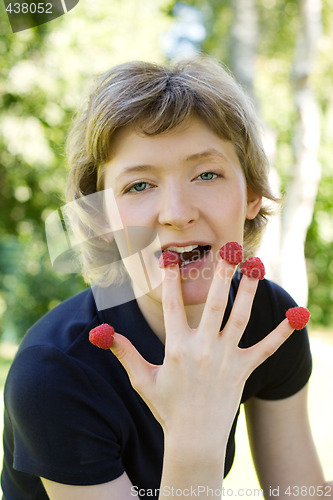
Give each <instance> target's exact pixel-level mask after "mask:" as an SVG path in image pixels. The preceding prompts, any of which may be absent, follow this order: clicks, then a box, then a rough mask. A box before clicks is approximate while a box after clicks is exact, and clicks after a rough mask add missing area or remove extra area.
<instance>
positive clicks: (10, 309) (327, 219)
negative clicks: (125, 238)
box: [0, 0, 333, 340]
mask: <svg viewBox="0 0 333 500" xmlns="http://www.w3.org/2000/svg"><path fill="white" fill-rule="evenodd" d="M174 3H175V2H174V0H146V1H145V2H140V3H138V2H137V1H136V0H112V1H111V2H105V1H104V0H94V1H93V2H88V1H87V0H80V3H79V4H78V5H77V7H75V8H74V9H73V10H72V11H70V12H69V13H68V14H66V15H65V16H63V17H60V18H58V19H56V20H54V21H52V22H50V23H47V24H45V25H42V26H40V27H38V28H33V29H30V30H26V31H22V32H20V33H15V34H12V32H11V30H10V26H9V23H8V19H7V17H6V13H5V12H4V6H3V3H2V2H1V1H0V109H1V118H0V210H1V218H0V335H2V338H4V339H11V340H15V339H20V338H21V337H22V336H23V335H24V333H25V332H26V330H27V329H28V328H29V327H30V326H31V325H32V324H33V322H35V321H36V320H37V319H38V318H39V317H41V316H42V315H43V314H45V313H46V312H47V311H48V310H49V309H51V308H52V307H54V306H55V305H56V304H57V303H59V302H60V301H62V300H64V299H65V298H67V297H69V296H71V295H73V294H74V293H77V292H78V291H80V290H82V289H83V288H84V287H85V286H86V285H85V284H84V283H83V280H82V279H81V278H80V277H79V276H75V275H60V274H58V273H56V272H54V271H53V270H52V267H51V264H50V262H49V257H48V252H47V247H46V242H45V230H44V223H45V219H46V217H47V216H48V215H49V214H50V213H51V212H52V211H53V210H55V209H56V208H58V207H59V206H61V204H62V203H63V193H64V187H65V182H66V159H65V154H64V145H65V141H66V136H67V133H68V130H69V127H70V123H71V119H72V116H73V113H74V112H75V110H76V108H77V106H78V105H79V104H80V102H81V100H82V98H83V97H82V96H84V95H85V94H86V93H87V91H88V88H89V85H90V83H91V80H92V77H93V76H94V75H95V74H98V73H100V72H102V71H104V70H106V69H108V68H109V67H110V66H112V65H114V64H117V63H119V62H123V61H125V60H132V59H146V60H153V61H161V60H163V59H164V56H163V53H162V35H163V33H165V32H166V31H167V30H168V28H169V27H170V25H171V23H172V7H173V5H174ZM185 3H189V4H191V5H195V6H196V7H198V8H200V10H201V11H202V14H203V19H204V22H205V25H206V29H207V33H208V36H207V38H206V40H205V41H204V43H203V50H205V51H206V52H208V53H210V54H212V55H214V56H216V57H217V58H219V59H221V60H223V61H224V62H225V63H227V64H228V50H229V49H228V36H229V30H230V26H231V22H232V10H231V8H230V5H229V3H227V2H225V1H217V0H191V1H190V0H189V1H188V2H185ZM258 8H259V19H260V43H259V47H258V58H257V81H256V91H257V93H258V95H259V98H260V103H261V107H262V113H263V116H264V118H265V120H266V121H267V122H268V123H270V124H271V126H272V127H273V128H274V129H275V130H276V131H277V134H278V158H277V167H278V169H279V172H280V173H281V175H282V177H283V178H285V179H287V176H288V169H289V168H290V166H291V165H292V151H291V137H292V126H293V122H294V119H295V117H294V107H293V103H292V96H291V89H290V79H289V78H290V76H289V75H290V68H291V63H292V56H293V50H294V44H295V36H296V32H297V26H298V23H299V16H298V7H297V4H295V2H294V1H292V0H283V1H280V0H279V1H277V0H261V1H260V2H258ZM323 8H324V10H323V24H324V33H323V37H322V40H321V42H320V52H319V55H318V57H317V62H316V66H315V69H314V72H313V76H312V79H311V83H312V85H313V88H314V90H315V92H316V95H317V97H318V102H319V104H320V109H321V118H322V121H321V123H322V145H321V151H320V160H321V162H322V169H323V176H322V181H321V184H320V189H319V193H318V199H317V204H316V211H315V215H314V218H313V222H312V225H311V227H310V230H309V233H308V238H307V242H306V256H307V260H308V269H309V281H310V297H309V300H310V303H309V307H310V308H311V311H312V318H313V322H315V323H321V324H324V325H328V324H332V323H333V310H332V309H333V308H332V301H333V295H332V293H333V292H332V289H333V287H332V283H333V264H332V262H333V230H332V225H333V224H332V220H333V196H332V174H333V167H332V164H331V162H330V158H332V155H333V141H332V137H331V135H330V134H331V133H332V130H333V98H332V92H331V86H332V74H333V60H332V57H331V54H332V49H333V40H332V37H331V33H332V32H333V12H332V10H331V8H330V6H329V0H325V1H324V6H323ZM272 96H274V99H272ZM286 182H287V181H286Z"/></svg>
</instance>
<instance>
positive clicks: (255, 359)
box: [246, 318, 294, 370]
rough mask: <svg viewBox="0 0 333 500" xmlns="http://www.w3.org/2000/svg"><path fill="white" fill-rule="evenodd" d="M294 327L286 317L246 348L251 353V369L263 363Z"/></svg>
mask: <svg viewBox="0 0 333 500" xmlns="http://www.w3.org/2000/svg"><path fill="white" fill-rule="evenodd" d="M293 331H294V329H293V327H292V326H290V323H289V321H288V319H287V318H286V319H284V320H283V321H282V322H281V323H280V324H279V325H278V326H277V327H276V328H275V329H274V330H273V331H272V332H271V333H270V334H269V335H267V337H265V338H264V339H262V340H261V341H260V342H258V343H257V344H256V345H254V346H252V347H249V348H248V349H246V351H247V352H249V353H250V354H251V357H252V366H253V370H254V369H255V368H257V367H258V366H259V365H261V363H263V362H264V361H265V360H266V359H267V358H269V357H270V356H272V354H274V353H275V351H277V349H278V348H279V347H280V346H281V345H282V344H283V342H285V341H286V340H287V339H288V338H289V337H290V335H291V334H292V333H293Z"/></svg>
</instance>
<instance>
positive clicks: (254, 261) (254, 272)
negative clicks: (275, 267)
mask: <svg viewBox="0 0 333 500" xmlns="http://www.w3.org/2000/svg"><path fill="white" fill-rule="evenodd" d="M241 271H242V273H243V274H245V276H248V277H249V278H255V279H258V280H262V279H264V276H265V266H264V264H263V263H262V262H261V260H260V259H259V257H251V258H250V259H247V260H246V261H245V262H244V264H243V265H242V267H241Z"/></svg>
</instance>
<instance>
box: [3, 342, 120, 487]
mask: <svg viewBox="0 0 333 500" xmlns="http://www.w3.org/2000/svg"><path fill="white" fill-rule="evenodd" d="M106 398H107V405H106V404H105V399H106ZM117 404H118V402H117V395H116V394H112V392H111V391H110V390H108V392H107V394H105V393H104V392H103V381H102V380H96V379H94V377H93V376H91V373H90V372H89V368H87V367H83V366H81V365H80V363H79V361H77V360H73V359H71V358H70V356H68V355H67V354H66V353H64V352H62V351H60V350H58V349H57V348H54V347H49V346H34V347H29V348H27V349H25V350H23V351H22V352H20V353H19V354H18V356H17V358H16V359H15V360H14V363H13V365H12V368H11V370H10V373H9V376H8V379H7V382H6V390H5V405H6V408H7V411H8V414H9V415H10V419H11V424H12V427H13V435H14V443H15V449H14V458H13V460H14V468H15V469H17V470H20V471H23V472H27V473H30V474H34V475H36V476H40V477H45V478H47V479H50V480H52V481H56V482H60V483H64V484H76V485H91V484H99V483H103V482H107V481H111V480H112V479H115V478H117V477H119V476H120V475H121V474H122V473H123V472H124V468H123V465H122V462H121V454H120V449H119V448H120V445H119V442H120V433H121V428H120V424H119V415H118V414H117V411H118V410H117V407H118V406H119V405H118V406H117Z"/></svg>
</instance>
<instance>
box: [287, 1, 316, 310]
mask: <svg viewBox="0 0 333 500" xmlns="http://www.w3.org/2000/svg"><path fill="white" fill-rule="evenodd" d="M300 14H301V26H300V32H299V36H298V40H297V44H296V50H295V57H294V63H293V69H292V82H293V92H294V102H295V106H296V109H297V123H296V126H295V132H294V139H293V153H294V162H295V163H294V165H293V168H292V172H291V176H290V182H289V186H288V190H287V201H286V204H285V207H284V210H283V214H282V231H281V249H280V276H279V280H278V281H279V282H280V284H281V285H282V286H283V287H284V288H285V289H286V290H287V291H288V292H289V293H290V294H291V295H292V296H293V297H294V298H295V300H296V301H297V302H298V303H299V304H300V305H303V306H304V305H306V303H307V298H308V281H307V274H306V263H305V256H304V243H305V238H306V234H307V230H308V227H309V225H310V223H311V219H312V215H313V209H314V204H315V199H316V195H317V191H318V184H319V180H320V176H321V167H320V164H319V162H318V159H317V153H318V148H319V140H320V123H319V111H318V107H317V104H316V99H315V96H314V94H313V92H312V91H311V88H310V86H309V76H310V74H311V70H312V66H313V62H314V58H315V54H316V48H317V42H318V39H319V36H320V34H321V0H300Z"/></svg>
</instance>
